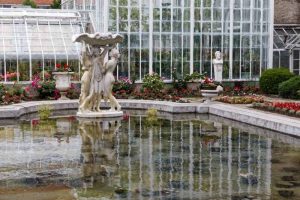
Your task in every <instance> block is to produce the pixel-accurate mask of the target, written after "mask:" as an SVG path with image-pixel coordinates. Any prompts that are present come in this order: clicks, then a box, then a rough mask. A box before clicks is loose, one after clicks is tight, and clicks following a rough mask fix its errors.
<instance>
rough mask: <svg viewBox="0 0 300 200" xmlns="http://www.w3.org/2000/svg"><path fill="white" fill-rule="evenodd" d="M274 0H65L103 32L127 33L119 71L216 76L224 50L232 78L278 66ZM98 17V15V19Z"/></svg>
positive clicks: (65, 4)
mask: <svg viewBox="0 0 300 200" xmlns="http://www.w3.org/2000/svg"><path fill="white" fill-rule="evenodd" d="M273 3H274V2H273V1H271V0H264V1H262V0H256V1H250V0H224V1H212V0H204V1H201V0H185V1H171V0H155V1H145V0H143V1H142V0H120V1H116V0H110V1H108V0H102V1H92V0H65V1H62V7H63V9H65V10H70V9H74V10H89V11H92V13H93V15H94V17H95V19H96V20H95V23H96V27H97V29H98V30H100V31H111V32H117V33H120V34H122V35H124V36H125V41H124V42H123V44H122V45H121V46H120V49H121V51H122V54H123V56H122V59H121V61H120V64H119V67H118V75H119V76H126V77H130V78H131V79H136V80H141V79H142V78H143V77H144V75H145V74H147V73H149V72H156V73H158V74H160V76H162V77H165V79H171V78H172V77H171V76H172V73H171V72H172V69H173V68H176V69H177V72H180V74H181V75H185V74H189V73H192V72H194V71H198V72H202V73H203V72H207V73H208V74H209V75H210V76H213V66H212V62H211V60H212V59H213V58H214V52H215V51H217V50H219V51H221V52H223V59H224V72H223V77H224V79H226V80H257V78H258V77H259V76H260V74H261V72H262V71H263V70H264V69H266V68H268V66H272V53H273V50H272V49H273V48H272V46H273V45H272V40H273V12H274V9H273V7H274V5H273ZM97 19H98V20H97Z"/></svg>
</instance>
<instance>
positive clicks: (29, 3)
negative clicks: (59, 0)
mask: <svg viewBox="0 0 300 200" xmlns="http://www.w3.org/2000/svg"><path fill="white" fill-rule="evenodd" d="M22 5H24V6H30V7H31V8H36V7H37V5H36V3H35V1H34V0H23V3H22Z"/></svg>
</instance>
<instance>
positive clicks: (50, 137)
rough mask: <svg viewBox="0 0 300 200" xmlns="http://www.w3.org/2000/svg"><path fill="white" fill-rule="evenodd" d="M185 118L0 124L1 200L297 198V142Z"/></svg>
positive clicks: (224, 123) (259, 131)
mask: <svg viewBox="0 0 300 200" xmlns="http://www.w3.org/2000/svg"><path fill="white" fill-rule="evenodd" d="M179 116H180V115H179ZM173 117H174V116H173ZM182 119H183V120H182ZM182 119H180V120H175V119H168V117H167V118H160V119H159V120H158V121H157V123H153V121H151V123H149V121H147V119H146V118H145V117H144V116H141V115H135V116H133V115H132V116H130V115H128V116H125V117H124V118H123V119H107V120H90V121H86V120H77V119H76V118H74V117H68V118H57V119H49V120H47V121H40V120H31V121H30V123H29V122H23V123H21V124H16V125H10V126H3V127H1V128H0V134H1V137H0V153H1V162H0V199H9V198H13V197H17V195H18V194H22V199H32V198H36V196H35V195H37V191H38V195H39V196H38V197H39V199H43V195H44V196H45V198H44V199H46V197H50V196H51V195H52V196H53V199H55V198H56V199H57V198H62V199H77V198H81V197H86V198H88V197H90V198H99V197H105V198H108V199H123V198H126V199H232V198H234V199H243V198H248V199H251V198H252V199H255V198H256V199H272V198H279V199H281V198H283V199H284V198H286V199H289V197H288V196H289V195H290V197H291V196H292V197H293V198H296V197H299V196H298V195H299V194H298V193H299V192H298V191H299V185H298V186H297V184H293V183H299V170H298V171H297V169H299V163H300V158H299V152H300V148H299V144H300V141H299V139H295V138H291V137H289V136H285V135H282V134H277V135H276V133H274V134H273V132H270V131H267V130H263V129H259V128H253V127H252V128H251V127H250V128H249V127H248V126H246V125H243V124H240V125H239V124H238V123H233V122H232V123H231V122H228V121H226V120H222V119H221V118H218V117H213V116H196V117H195V116H193V117H191V119H189V118H186V117H185V116H183V117H182ZM282 148H284V149H285V151H284V152H285V153H283V152H282V151H281V149H282ZM280 160H282V161H280ZM283 177H290V180H288V181H287V182H283ZM278 183H280V184H285V185H289V184H290V186H291V187H290V188H288V189H286V188H281V187H280V184H279V186H278ZM297 189H298V190H297ZM289 191H292V193H291V192H289Z"/></svg>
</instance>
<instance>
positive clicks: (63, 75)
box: [52, 64, 74, 100]
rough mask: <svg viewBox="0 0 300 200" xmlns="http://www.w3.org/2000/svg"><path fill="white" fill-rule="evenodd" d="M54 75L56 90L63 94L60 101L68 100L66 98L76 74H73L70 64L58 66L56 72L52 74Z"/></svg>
mask: <svg viewBox="0 0 300 200" xmlns="http://www.w3.org/2000/svg"><path fill="white" fill-rule="evenodd" d="M52 74H53V76H54V79H55V84H56V89H58V90H59V91H60V94H61V97H60V98H59V99H60V100H64V99H68V98H67V97H66V93H67V91H68V89H69V88H70V87H71V77H72V75H73V74H74V72H72V70H71V68H70V66H69V65H68V64H64V65H61V64H56V66H55V71H54V72H52Z"/></svg>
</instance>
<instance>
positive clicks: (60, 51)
mask: <svg viewBox="0 0 300 200" xmlns="http://www.w3.org/2000/svg"><path fill="white" fill-rule="evenodd" d="M91 18H92V17H91V16H90V12H86V11H82V12H78V11H66V10H50V9H24V8H22V9H16V8H13V9H10V8H4V9H0V30H1V31H0V75H1V76H2V78H3V79H2V80H0V81H2V82H13V81H18V82H26V81H31V80H32V79H33V75H34V74H33V67H36V66H34V65H39V67H40V68H41V72H42V77H43V78H44V74H45V68H46V67H49V69H50V68H51V69H52V70H53V69H54V68H55V66H56V64H58V63H62V62H63V63H65V64H69V65H70V64H72V67H73V69H74V70H75V72H77V73H78V75H80V61H79V58H80V49H81V46H80V44H78V43H77V44H75V43H73V42H72V36H73V35H74V34H80V33H83V32H85V31H86V27H87V26H88V27H89V28H90V29H91V31H94V30H93V29H94V27H93V22H92V19H91ZM24 63H25V65H23V64H24ZM49 63H50V64H49ZM48 65H49V66H48ZM50 65H51V66H50ZM24 66H25V67H24ZM21 67H23V70H24V69H25V71H26V73H25V74H26V78H22V74H20V71H21V70H20V68H21ZM27 68H28V69H27ZM10 71H11V72H16V73H17V77H16V80H8V78H7V73H8V72H10Z"/></svg>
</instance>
